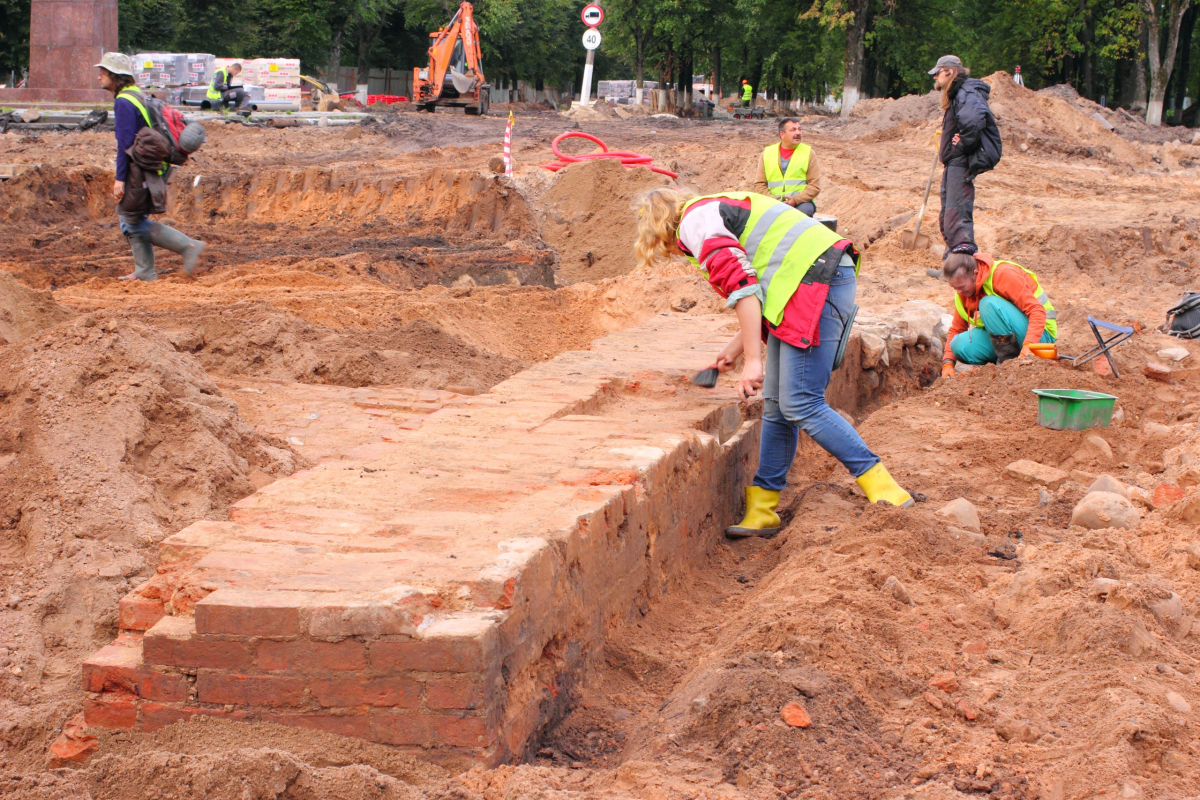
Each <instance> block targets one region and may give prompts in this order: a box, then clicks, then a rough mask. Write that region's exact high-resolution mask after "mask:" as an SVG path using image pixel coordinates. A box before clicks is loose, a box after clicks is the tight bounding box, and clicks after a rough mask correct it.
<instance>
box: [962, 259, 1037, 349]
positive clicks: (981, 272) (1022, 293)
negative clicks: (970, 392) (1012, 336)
mask: <svg viewBox="0 0 1200 800" xmlns="http://www.w3.org/2000/svg"><path fill="white" fill-rule="evenodd" d="M975 262H976V263H977V264H978V265H979V268H978V269H977V270H976V271H975V296H974V297H963V296H962V295H959V297H960V298H962V304H963V307H964V308H966V309H967V313H968V314H969V315H970V316H971V317H974V316H976V315H977V314H978V313H979V301H980V300H982V299H983V298H984V296H985V295H984V293H983V284H984V281H986V280H987V277H988V275H989V274H991V273H992V272H993V271H995V273H996V274H995V277H993V278H992V291H994V292H995V293H996V294H997V295H999V296H1000V297H1003V298H1004V299H1005V300H1007V301H1008V302H1010V303H1012V304H1013V305H1014V306H1016V307H1017V308H1019V309H1020V310H1021V313H1022V314H1024V315H1025V316H1027V317H1029V329H1028V330H1026V331H1025V341H1024V344H1035V343H1037V342H1040V341H1041V340H1042V334H1043V333H1044V332H1045V330H1046V309H1045V308H1043V307H1042V304H1041V303H1039V302H1038V301H1037V298H1036V297H1035V296H1034V294H1033V289H1034V286H1035V285H1036V284H1034V282H1033V278H1031V277H1029V276H1028V275H1027V274H1026V273H1025V271H1024V270H1023V269H1021V268H1020V267H1017V266H1015V265H1013V264H1001V265H1000V266H998V267H996V266H994V265H993V259H992V257H991V256H990V255H988V254H987V253H976V254H975ZM950 313H951V314H952V315H953V316H954V321H953V322H951V323H950V331H949V332H948V333H947V334H946V349H945V350H944V351H943V352H942V358H943V359H950V360H953V359H954V353H953V352H952V351H951V350H950V342H952V341H954V337H955V336H958V335H959V334H960V333H962V332H964V331H965V330H966V329H967V321H966V320H965V319H963V318H962V316H961V315H960V314H959V313H958V310H957V309H955V308H953V307H952V308H951V309H950Z"/></svg>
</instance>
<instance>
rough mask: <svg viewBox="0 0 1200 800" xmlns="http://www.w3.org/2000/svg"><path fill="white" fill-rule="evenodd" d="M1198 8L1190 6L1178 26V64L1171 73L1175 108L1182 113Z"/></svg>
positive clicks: (1189, 73) (1189, 75)
mask: <svg viewBox="0 0 1200 800" xmlns="http://www.w3.org/2000/svg"><path fill="white" fill-rule="evenodd" d="M1197 13H1200V8H1197V7H1196V6H1192V7H1191V8H1189V9H1188V10H1187V13H1186V14H1184V16H1183V24H1182V25H1181V26H1180V28H1179V64H1178V65H1176V67H1175V70H1174V71H1173V72H1172V73H1171V80H1172V81H1173V82H1174V84H1175V108H1176V110H1177V111H1178V112H1179V113H1181V114H1182V113H1183V100H1184V98H1185V97H1187V93H1188V84H1189V82H1190V81H1189V80H1188V79H1189V78H1190V77H1191V68H1192V58H1191V56H1192V34H1193V32H1194V31H1195V30H1196V15H1197Z"/></svg>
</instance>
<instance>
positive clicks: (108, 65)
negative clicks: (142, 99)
mask: <svg viewBox="0 0 1200 800" xmlns="http://www.w3.org/2000/svg"><path fill="white" fill-rule="evenodd" d="M96 66H97V67H102V68H104V69H106V70H108V71H109V72H111V73H112V74H113V75H128V76H130V77H131V78H132V77H133V59H132V58H130V57H129V56H127V55H125V54H124V53H105V54H104V58H102V59H100V63H99V64H97V65H96Z"/></svg>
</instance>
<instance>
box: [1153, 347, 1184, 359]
mask: <svg viewBox="0 0 1200 800" xmlns="http://www.w3.org/2000/svg"><path fill="white" fill-rule="evenodd" d="M1190 355H1191V353H1189V352H1188V349H1187V348H1186V347H1166V348H1163V349H1162V350H1159V351H1158V357H1159V358H1161V359H1162V360H1163V361H1167V362H1172V361H1183V360H1184V359H1185V358H1187V357H1188V356H1190Z"/></svg>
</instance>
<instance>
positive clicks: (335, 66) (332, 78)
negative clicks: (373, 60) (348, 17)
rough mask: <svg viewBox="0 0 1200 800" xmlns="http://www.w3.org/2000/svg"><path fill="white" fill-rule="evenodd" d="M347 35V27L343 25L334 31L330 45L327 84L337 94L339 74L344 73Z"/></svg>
mask: <svg viewBox="0 0 1200 800" xmlns="http://www.w3.org/2000/svg"><path fill="white" fill-rule="evenodd" d="M345 33H346V26H345V24H343V25H342V26H341V27H339V28H338V29H337V30H336V31H334V34H333V39H332V40H331V41H330V43H329V66H328V68H327V69H328V72H329V74H328V75H327V76H326V79H325V82H326V83H328V84H329V85H330V87H332V88H333V90H334V91H335V92H336V91H337V90H338V73H340V72H341V71H342V36H343V35H345Z"/></svg>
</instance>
